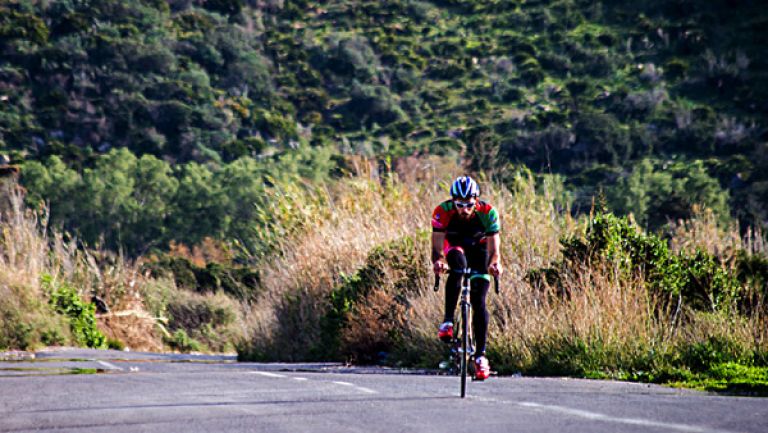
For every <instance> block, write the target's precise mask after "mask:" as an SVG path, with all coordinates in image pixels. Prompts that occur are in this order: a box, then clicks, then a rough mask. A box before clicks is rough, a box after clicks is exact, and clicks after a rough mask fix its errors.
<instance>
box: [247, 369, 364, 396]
mask: <svg viewBox="0 0 768 433" xmlns="http://www.w3.org/2000/svg"><path fill="white" fill-rule="evenodd" d="M249 373H251V374H259V375H261V376H266V377H274V378H278V379H289V378H290V379H293V380H297V381H300V382H306V381H309V379H307V378H306V377H290V376H286V375H284V374H277V373H270V372H267V371H250V372H249ZM331 383H334V384H336V385H341V386H346V387H350V388H353V389H355V390H357V391H360V392H364V393H366V394H378V392H376V391H374V390H372V389H370V388H366V387H364V386H357V385H355V384H354V383H349V382H342V381H338V380H334V381H331Z"/></svg>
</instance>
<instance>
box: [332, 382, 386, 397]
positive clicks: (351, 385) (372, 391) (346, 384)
mask: <svg viewBox="0 0 768 433" xmlns="http://www.w3.org/2000/svg"><path fill="white" fill-rule="evenodd" d="M333 383H335V384H336V385H342V386H349V387H352V388H355V389H356V390H358V391H362V392H364V393H366V394H377V392H376V391H374V390H372V389H370V388H366V387H364V386H357V385H355V384H354V383H349V382H340V381H333Z"/></svg>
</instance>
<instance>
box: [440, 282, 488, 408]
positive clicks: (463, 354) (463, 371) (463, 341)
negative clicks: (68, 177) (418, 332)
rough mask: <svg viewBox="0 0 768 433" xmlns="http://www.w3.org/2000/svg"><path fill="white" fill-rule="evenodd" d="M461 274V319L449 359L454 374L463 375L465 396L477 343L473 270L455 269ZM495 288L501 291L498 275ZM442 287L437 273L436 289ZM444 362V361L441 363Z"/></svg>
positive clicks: (462, 394)
mask: <svg viewBox="0 0 768 433" xmlns="http://www.w3.org/2000/svg"><path fill="white" fill-rule="evenodd" d="M454 272H456V273H458V274H461V276H462V278H461V294H460V297H459V309H460V313H459V319H458V321H457V323H456V325H457V326H456V328H455V329H458V332H457V333H456V334H455V335H454V336H453V339H452V340H451V343H450V346H451V355H450V359H449V365H450V367H451V370H450V371H451V372H452V373H453V374H456V373H458V374H459V375H460V376H461V387H460V394H459V395H460V396H461V398H464V397H465V396H466V393H467V375H471V376H472V380H474V377H475V374H474V373H475V371H474V370H475V363H474V359H475V344H474V338H473V335H472V326H471V324H470V320H472V302H471V300H470V287H469V286H470V284H469V277H470V275H471V273H472V270H471V269H469V268H466V269H462V270H458V271H454ZM493 282H494V289H495V291H496V293H497V294H498V293H499V280H498V277H495V276H494V278H493ZM439 289H440V275H435V291H438V290H439ZM441 364H442V363H441Z"/></svg>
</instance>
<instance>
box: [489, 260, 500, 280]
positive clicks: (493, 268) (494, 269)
mask: <svg viewBox="0 0 768 433" xmlns="http://www.w3.org/2000/svg"><path fill="white" fill-rule="evenodd" d="M488 272H490V274H491V275H493V276H494V277H497V278H498V277H500V276H501V274H502V273H504V269H503V268H502V267H501V263H498V262H494V263H491V264H490V265H488Z"/></svg>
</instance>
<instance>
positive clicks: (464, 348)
mask: <svg viewBox="0 0 768 433" xmlns="http://www.w3.org/2000/svg"><path fill="white" fill-rule="evenodd" d="M468 324H469V304H468V303H466V302H462V303H461V398H464V397H465V396H466V395H467V370H468V368H467V364H468V363H469V350H470V349H469V325H468Z"/></svg>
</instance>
